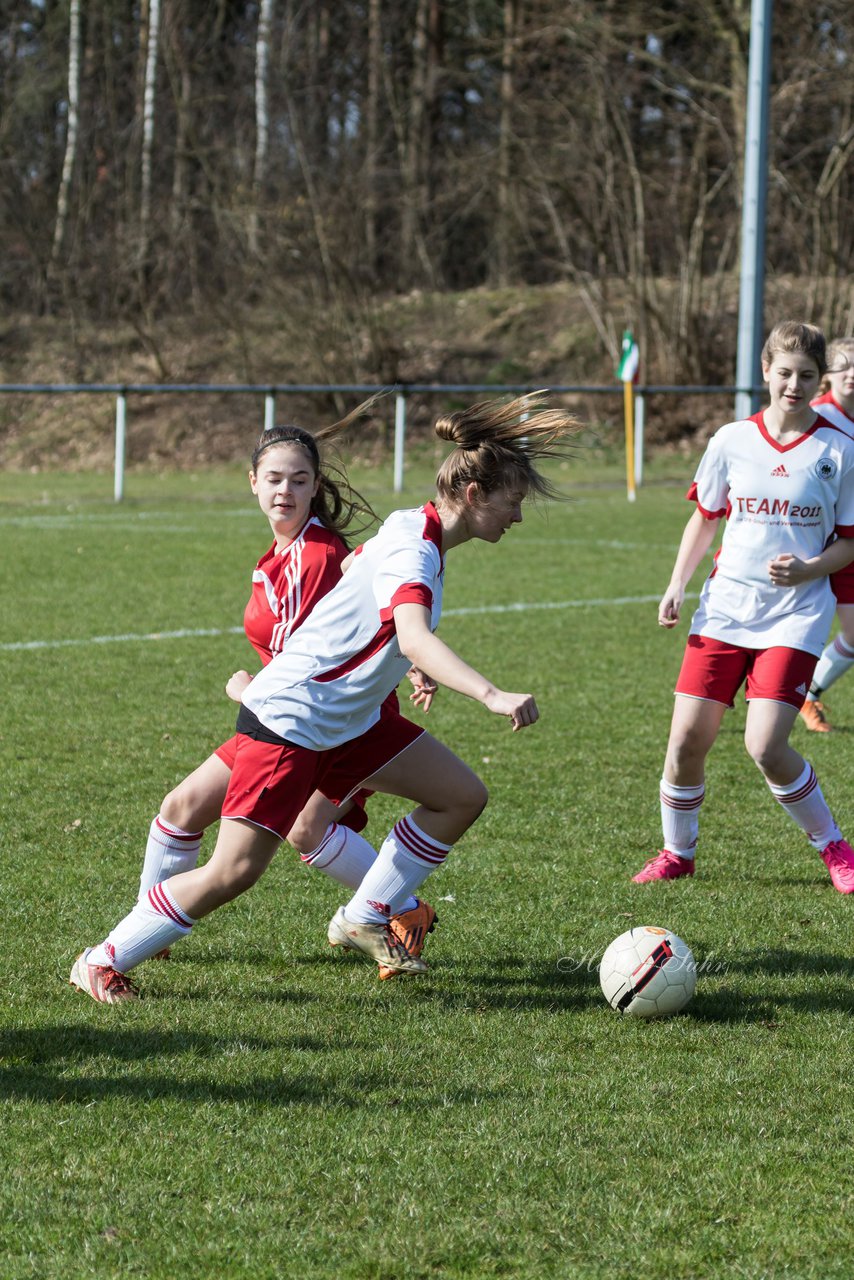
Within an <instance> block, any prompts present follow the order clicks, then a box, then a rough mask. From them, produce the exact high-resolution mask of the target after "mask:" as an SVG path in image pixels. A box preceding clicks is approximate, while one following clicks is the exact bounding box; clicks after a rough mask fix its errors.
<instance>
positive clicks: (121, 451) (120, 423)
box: [113, 391, 127, 502]
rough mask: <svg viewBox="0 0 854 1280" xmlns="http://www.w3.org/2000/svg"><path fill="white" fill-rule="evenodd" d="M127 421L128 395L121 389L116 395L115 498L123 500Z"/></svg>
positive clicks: (119, 500)
mask: <svg viewBox="0 0 854 1280" xmlns="http://www.w3.org/2000/svg"><path fill="white" fill-rule="evenodd" d="M126 423H127V396H126V395H125V393H124V392H123V391H120V392H119V394H118V396H117V397H116V463H115V477H114V481H113V498H114V500H115V501H116V502H121V500H122V497H123V496H124V491H125V432H126Z"/></svg>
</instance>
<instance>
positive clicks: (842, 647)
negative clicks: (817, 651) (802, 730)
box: [807, 635, 854, 700]
mask: <svg viewBox="0 0 854 1280" xmlns="http://www.w3.org/2000/svg"><path fill="white" fill-rule="evenodd" d="M852 667H854V649H851V648H849V646H848V645H847V644H846V643H845V640H844V639H843V638H842V636H841V635H840V636H836V637H835V639H833V640H831V642H830V644H829V645H828V646H827V648H826V649H825V651H824V653H823V654H822V655H821V657H820V658H819V660H818V662H817V664H816V668H815V673H814V675H813V678H812V684H811V685H810V691H809V694H808V695H807V696H808V697H809V698H810V699H811V700H815V699H816V698H819V697H821V695H822V694H823V693H824V691H825V689H829V688H830V686H831V685H832V684H836V681H837V680H838V679H839V677H840V676H844V675H845V672H846V671H850V670H851V668H852Z"/></svg>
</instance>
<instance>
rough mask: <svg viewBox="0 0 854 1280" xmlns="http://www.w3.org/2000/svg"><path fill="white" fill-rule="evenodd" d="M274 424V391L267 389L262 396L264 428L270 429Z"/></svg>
mask: <svg viewBox="0 0 854 1280" xmlns="http://www.w3.org/2000/svg"><path fill="white" fill-rule="evenodd" d="M275 425H276V393H275V392H274V391H268V392H267V394H266V395H265V396H264V430H265V431H272V429H273V427H274V426H275Z"/></svg>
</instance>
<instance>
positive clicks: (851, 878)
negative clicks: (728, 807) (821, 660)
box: [744, 648, 854, 893]
mask: <svg viewBox="0 0 854 1280" xmlns="http://www.w3.org/2000/svg"><path fill="white" fill-rule="evenodd" d="M812 662H814V658H812V655H810V654H806V653H803V652H802V651H800V650H796V649H783V648H774V649H769V650H766V652H765V653H763V654H762V655H760V657H759V658H757V661H756V663H755V665H754V668H753V670H752V672H751V674H750V677H749V679H748V699H749V701H748V709H747V723H746V726H745V733H744V741H745V746H746V747H747V750H748V752H749V753H750V756H751V757H752V759H753V760H754V761H755V763H756V764H757V766H758V767H759V769H760V770H761V771H762V774H763V775H764V777H765V780H766V782H767V783H768V786H769V788H770V791H771V794H772V795H773V796H774V798H775V799H776V800H777V801H778V802H779V804H780V805H782V807H783V809H784V811H785V812H786V813H787V814H788V815H789V817H790V818H792V820H793V821H794V822H796V823H797V824H798V826H799V827H800V828H801V830H802V831H803V832H804V834H805V835H806V837H807V839H808V840H809V841H810V843H811V844H812V845H813V847H814V848H815V849H817V850H818V852H819V853H820V854H821V856H822V858H823V860H824V862H825V865H826V866H827V868H828V871H829V872H830V878H831V880H832V882H833V884H834V886H835V887H836V888H837V889H838V890H839V891H840V892H841V893H854V851H852V850H851V848H850V846H849V845H848V844H847V842H846V841H845V840H843V838H842V832H841V831H840V830H839V827H838V826H837V825H836V822H835V821H834V818H833V815H832V814H831V812H830V809H829V807H828V805H827V801H826V800H825V798H824V796H823V794H822V790H821V787H820V786H819V782H818V778H817V777H816V775H815V771H814V769H813V767H812V765H811V764H809V763H808V761H806V760H804V758H803V756H802V755H801V754H800V753H799V752H798V751H796V750H795V749H794V747H793V746H792V745H791V743H790V742H789V734H790V733H791V730H792V726H793V724H794V723H795V720H796V718H797V714H798V711H799V697H798V694H797V693H796V692H794V691H795V690H796V689H797V686H798V685H799V684H802V683H803V681H804V679H806V680H807V681H808V680H809V673H810V669H811V663H812ZM787 699H788V700H787Z"/></svg>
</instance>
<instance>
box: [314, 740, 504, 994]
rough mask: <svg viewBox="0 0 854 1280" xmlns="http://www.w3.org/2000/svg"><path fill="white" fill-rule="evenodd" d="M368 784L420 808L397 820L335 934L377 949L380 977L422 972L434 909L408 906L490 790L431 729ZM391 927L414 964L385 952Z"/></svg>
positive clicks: (337, 940)
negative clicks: (422, 956) (399, 927)
mask: <svg viewBox="0 0 854 1280" xmlns="http://www.w3.org/2000/svg"><path fill="white" fill-rule="evenodd" d="M403 723H404V724H406V723H407V722H406V721H404V722H403ZM409 728H410V730H411V728H412V726H409ZM364 785H365V786H366V787H370V788H371V789H372V790H375V791H382V792H385V793H388V794H391V795H399V796H403V797H405V798H406V799H408V800H414V801H415V802H416V806H417V807H416V808H415V809H414V810H413V812H412V813H411V814H410V815H409V816H408V817H406V818H402V819H401V820H400V821H399V822H397V823H396V824H395V826H394V827H393V829H392V831H391V832H389V834H388V836H387V837H386V839H385V840H384V841H383V844H382V847H381V848H380V851H379V854H378V856H377V859H376V862H375V863H374V865H373V866H372V867H371V869H370V870H369V871H368V873H367V874H366V876H365V878H364V879H363V880H362V882H361V884H360V885H359V887H358V889H357V890H356V893H355V894H354V895H353V897H352V898H351V900H350V902H348V903H347V904H346V906H345V907H342V908H341V909H340V910H339V911H338V912H337V913H336V916H335V917H334V918H333V920H332V921H331V923H330V927H329V940H330V942H332V943H333V945H336V944H341V945H344V946H348V945H350V946H356V947H358V948H359V949H360V950H363V951H366V952H367V953H368V954H369V955H372V956H373V958H374V959H376V960H378V961H379V962H380V965H381V976H387V975H386V974H385V969H393V970H397V971H403V972H419V971H423V969H424V968H426V966H425V965H423V964H422V963H420V962H418V956H419V954H420V951H421V948H422V947H423V943H424V939H425V936H426V933H427V932H428V931H429V930H430V929H431V928H432V926H433V923H434V922H435V913H434V912H433V910H432V908H431V907H429V906H428V905H427V904H426V903H422V902H420V901H419V902H418V903H417V908H416V910H415V911H413V912H407V911H406V910H405V908H406V904H407V903H408V901H409V899H410V898H411V897H414V896H415V895H416V893H417V890H418V889H419V887H420V886H421V884H422V882H423V881H424V880H425V879H426V878H427V876H428V875H430V873H431V872H432V871H435V870H436V869H437V867H440V866H441V865H442V864H443V863H444V861H445V859H446V858H447V856H448V853H449V852H450V849H451V847H452V845H453V844H454V842H455V841H456V840H457V839H458V838H459V837H460V836H461V835H462V834H463V833H464V832H465V831H467V830H468V828H469V827H470V826H471V824H472V823H473V822H474V821H475V820H476V819H477V817H478V815H479V814H480V813H481V812H482V810H483V808H484V806H485V804H486V801H487V791H486V788H485V787H484V785H483V783H482V782H481V781H480V779H479V778H478V777H477V775H476V774H475V773H473V772H472V770H471V769H469V767H468V765H466V764H464V763H463V761H462V760H460V759H459V757H457V756H456V755H454V753H453V752H452V751H450V750H449V748H447V747H445V746H443V744H442V743H440V742H437V741H436V739H435V738H432V737H431V736H430V735H429V734H427V733H421V734H420V735H419V736H418V737H417V738H416V739H415V741H411V742H410V743H409V745H404V749H402V750H400V751H398V752H397V753H396V754H394V755H393V756H391V757H390V758H389V760H388V762H387V763H385V764H383V765H382V766H381V767H379V768H378V769H377V770H376V772H375V773H373V774H372V775H371V776H370V777H369V778H367V779H365V780H364ZM416 917H417V918H416ZM395 919H396V920H397V921H398V922H401V923H402V926H403V927H402V931H400V930H395V929H393V928H392V929H390V924H391V922H392V921H393V920H395ZM390 933H391V935H392V937H393V940H396V943H397V944H399V945H400V949H401V952H402V955H403V957H407V956H409V957H410V958H411V959H412V960H413V961H415V963H414V964H413V965H412V966H409V965H406V964H402V963H400V960H401V955H400V953H397V954H395V955H393V956H391V957H389V956H386V955H385V954H384V951H383V948H384V947H385V946H387V945H388V943H389V934H390Z"/></svg>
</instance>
